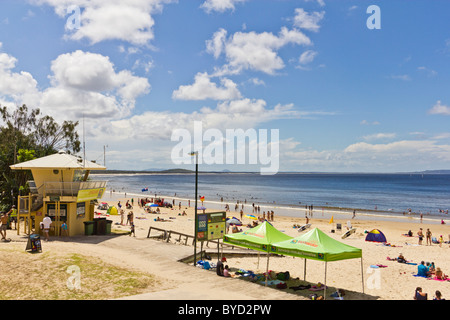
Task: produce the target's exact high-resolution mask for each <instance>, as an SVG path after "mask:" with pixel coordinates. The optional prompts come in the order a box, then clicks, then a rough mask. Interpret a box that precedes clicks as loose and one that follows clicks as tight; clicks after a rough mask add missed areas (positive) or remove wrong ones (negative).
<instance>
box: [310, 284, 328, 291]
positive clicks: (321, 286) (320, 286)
mask: <svg viewBox="0 0 450 320" xmlns="http://www.w3.org/2000/svg"><path fill="white" fill-rule="evenodd" d="M327 288H328V287H327V286H324V285H323V284H321V283H320V282H319V283H318V284H317V286H312V287H311V288H309V291H321V290H323V289H327Z"/></svg>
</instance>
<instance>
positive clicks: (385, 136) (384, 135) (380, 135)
mask: <svg viewBox="0 0 450 320" xmlns="http://www.w3.org/2000/svg"><path fill="white" fill-rule="evenodd" d="M395 137H396V134H395V133H374V134H370V135H367V136H364V137H363V139H364V140H367V141H371V140H380V139H393V138H395Z"/></svg>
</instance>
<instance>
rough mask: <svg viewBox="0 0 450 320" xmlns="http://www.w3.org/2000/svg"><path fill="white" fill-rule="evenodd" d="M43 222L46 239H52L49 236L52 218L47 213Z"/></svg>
mask: <svg viewBox="0 0 450 320" xmlns="http://www.w3.org/2000/svg"><path fill="white" fill-rule="evenodd" d="M42 224H43V226H44V235H45V240H47V241H48V240H50V239H49V236H48V232H49V231H50V226H51V225H52V219H51V218H50V217H49V216H48V214H47V215H45V218H44V220H42Z"/></svg>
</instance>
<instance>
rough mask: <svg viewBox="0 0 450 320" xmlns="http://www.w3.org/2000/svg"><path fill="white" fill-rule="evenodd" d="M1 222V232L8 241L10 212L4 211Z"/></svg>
mask: <svg viewBox="0 0 450 320" xmlns="http://www.w3.org/2000/svg"><path fill="white" fill-rule="evenodd" d="M0 222H1V226H0V233H1V235H2V240H5V241H6V229H7V227H8V213H6V212H2V215H1V218H0Z"/></svg>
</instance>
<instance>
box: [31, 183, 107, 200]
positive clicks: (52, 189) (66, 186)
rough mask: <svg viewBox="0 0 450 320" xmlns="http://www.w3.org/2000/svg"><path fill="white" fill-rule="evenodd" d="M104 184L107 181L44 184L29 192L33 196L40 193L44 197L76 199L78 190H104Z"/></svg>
mask: <svg viewBox="0 0 450 320" xmlns="http://www.w3.org/2000/svg"><path fill="white" fill-rule="evenodd" d="M33 183H34V181H33ZM106 184H107V181H75V182H44V183H43V184H42V185H41V186H40V187H39V188H36V187H35V185H34V186H33V187H32V188H30V191H31V193H34V194H36V193H40V191H42V194H43V195H44V196H69V197H76V196H77V195H78V191H80V190H86V189H98V188H105V187H106ZM29 185H30V183H29Z"/></svg>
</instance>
